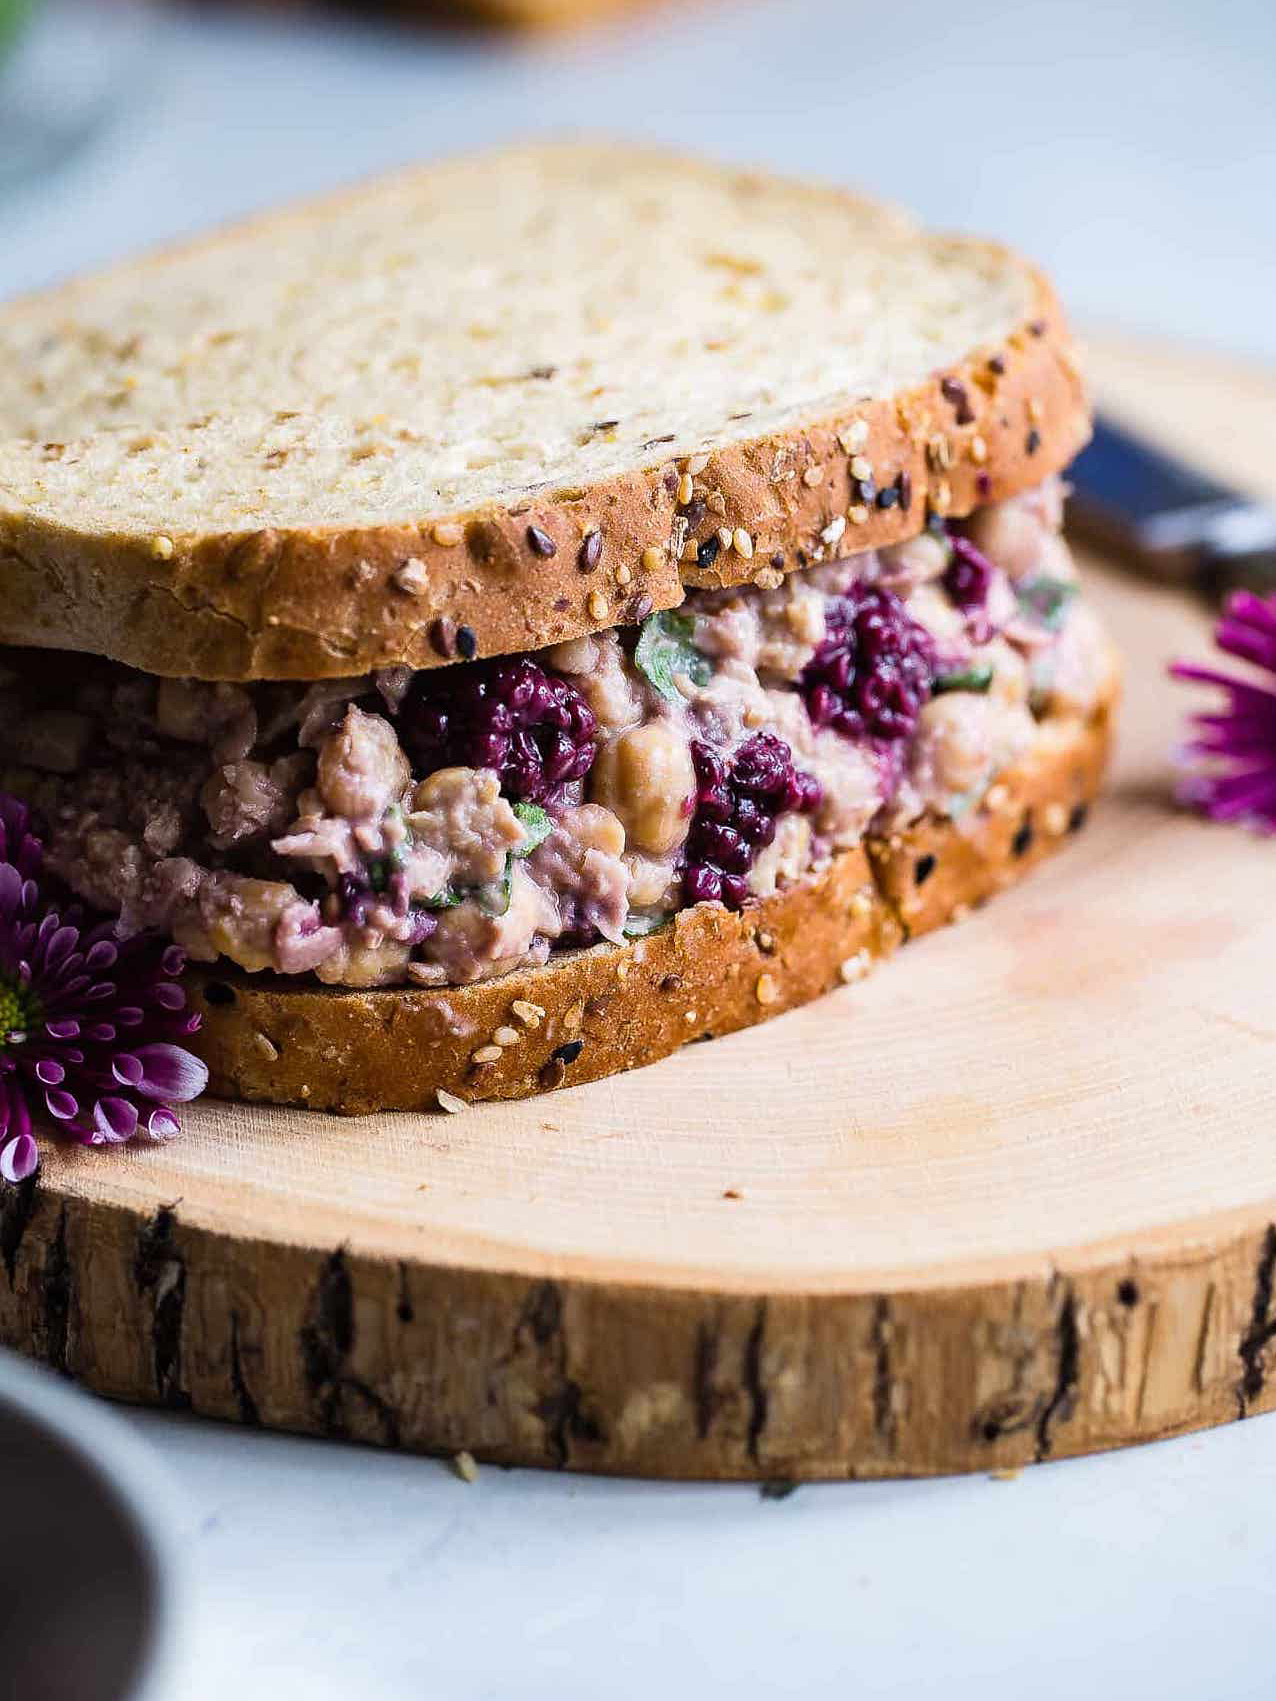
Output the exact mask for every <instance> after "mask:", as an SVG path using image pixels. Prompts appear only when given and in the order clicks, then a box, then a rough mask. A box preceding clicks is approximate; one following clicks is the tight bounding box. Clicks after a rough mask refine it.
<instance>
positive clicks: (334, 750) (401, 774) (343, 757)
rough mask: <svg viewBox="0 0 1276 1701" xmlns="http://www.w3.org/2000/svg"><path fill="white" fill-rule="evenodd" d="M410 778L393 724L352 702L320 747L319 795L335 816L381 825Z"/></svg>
mask: <svg viewBox="0 0 1276 1701" xmlns="http://www.w3.org/2000/svg"><path fill="white" fill-rule="evenodd" d="M410 778H411V770H410V769H409V767H408V759H407V757H406V756H405V755H404V754H403V752H402V750H401V749H400V748H399V740H398V736H397V735H396V733H395V730H394V728H393V727H392V726H391V725H390V723H389V721H387V720H383V719H382V718H381V716H380V715H368V714H365V713H364V712H363V710H362V709H357V708H355V706H354V704H353V703H352V704H351V705H350V707H349V708H348V709H347V710H346V716H345V719H344V720H343V721H342V723H341V725H340V726H339V727H338V728H337V730H336V731H335V732H332V733H329V735H328V736H327V738H325V739H324V741H323V744H322V746H321V747H320V751H319V773H318V787H319V792H320V795H321V796H322V798H323V800H324V803H325V804H326V805H327V806H328V808H329V809H330V810H331V811H332V813H333V814H334V815H344V816H346V817H347V818H348V819H350V820H352V821H369V820H379V819H380V818H381V816H382V815H384V814H385V812H386V810H387V809H388V808H389V806H390V805H391V804H392V803H393V802H395V800H396V799H397V798H398V797H400V796H401V795H402V792H403V788H404V787H405V786H406V785H407V783H408V780H409V779H410Z"/></svg>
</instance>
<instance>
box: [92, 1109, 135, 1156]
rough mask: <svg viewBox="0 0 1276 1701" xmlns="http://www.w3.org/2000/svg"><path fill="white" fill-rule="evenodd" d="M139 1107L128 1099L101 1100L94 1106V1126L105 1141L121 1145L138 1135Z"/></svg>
mask: <svg viewBox="0 0 1276 1701" xmlns="http://www.w3.org/2000/svg"><path fill="white" fill-rule="evenodd" d="M137 1120H138V1118H137V1106H136V1105H135V1104H130V1103H129V1101H128V1100H127V1099H115V1098H104V1099H99V1100H98V1101H97V1103H96V1104H95V1105H94V1106H93V1126H94V1128H95V1129H96V1130H97V1132H98V1133H99V1134H100V1135H101V1136H102V1138H103V1140H106V1141H109V1142H110V1144H112V1145H120V1144H122V1143H123V1142H124V1141H125V1140H131V1139H132V1138H133V1136H134V1134H136V1133H137Z"/></svg>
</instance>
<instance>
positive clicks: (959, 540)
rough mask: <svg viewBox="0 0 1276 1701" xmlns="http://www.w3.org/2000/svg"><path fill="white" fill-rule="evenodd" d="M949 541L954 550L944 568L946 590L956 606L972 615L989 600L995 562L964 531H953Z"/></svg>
mask: <svg viewBox="0 0 1276 1701" xmlns="http://www.w3.org/2000/svg"><path fill="white" fill-rule="evenodd" d="M948 541H949V543H950V544H951V545H952V552H953V553H952V560H951V561H950V562H949V563H948V566H947V568H946V569H945V571H944V589H945V591H947V593H948V596H949V599H950V600H951V601H952V602H953V603H954V604H955V605H956V607H958V608H959V609H961V610H962V612H963V613H965V614H969V613H971V612H973V611H974V610H976V609H981V608H983V606H984V604H985V603H986V602H987V601H988V588H989V586H990V585H991V584H992V576H993V567H992V563H991V562H990V561H989V560H988V559H987V557H986V556H984V555H982V554H981V553H980V551H979V550H977V549H976V548H975V546H974V544H973V543H972V542H971V541H970V539H969V538H968V537H963V536H962V535H961V533H960V532H950V533H949V538H948Z"/></svg>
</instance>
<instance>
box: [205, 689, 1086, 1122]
mask: <svg viewBox="0 0 1276 1701" xmlns="http://www.w3.org/2000/svg"><path fill="white" fill-rule="evenodd" d="M1110 729H1111V714H1110V711H1109V710H1108V709H1106V708H1105V709H1103V710H1101V711H1100V712H1099V713H1098V714H1096V715H1095V716H1093V717H1092V718H1091V719H1090V720H1088V721H1082V720H1076V719H1064V718H1058V719H1047V720H1046V721H1044V722H1043V723H1042V724H1041V728H1040V736H1039V737H1038V739H1037V741H1036V743H1035V744H1034V747H1033V749H1032V751H1031V752H1030V754H1029V755H1028V756H1027V757H1026V758H1025V759H1024V760H1023V761H1022V762H1021V763H1020V764H1019V765H1018V766H1017V767H1015V768H1012V769H1009V770H1008V771H1007V772H1005V773H1004V774H1003V775H1002V776H1001V778H1000V780H999V781H998V782H997V784H995V785H994V786H993V787H992V788H991V789H990V791H989V792H988V794H987V796H986V798H985V800H984V803H983V804H982V806H980V807H979V808H978V809H977V810H976V811H975V812H973V813H972V814H971V815H970V816H968V817H966V818H964V819H963V820H961V821H953V820H949V819H946V818H937V817H930V818H923V819H922V820H921V821H919V822H917V823H916V824H915V825H914V826H912V827H910V828H909V829H908V830H907V831H905V832H902V833H899V834H896V835H893V836H891V837H890V838H888V839H874V838H870V839H869V840H868V841H866V843H865V844H864V845H863V846H861V847H857V848H856V849H854V850H850V851H845V852H843V853H842V854H841V855H839V856H837V857H835V858H834V859H833V861H832V862H830V863H829V864H828V865H827V867H825V868H823V869H821V870H820V871H819V872H818V873H815V874H813V875H812V876H811V878H810V879H808V880H805V881H803V882H802V883H801V884H800V885H797V886H793V887H790V888H788V889H787V890H785V891H782V892H777V893H776V894H775V895H774V896H773V897H770V898H766V899H764V900H763V901H762V902H760V903H758V904H756V905H753V906H750V907H749V908H748V909H747V910H745V911H744V912H743V913H739V914H737V913H734V912H732V911H729V910H727V909H724V908H723V907H722V906H721V905H720V904H698V905H696V906H695V907H694V908H692V909H687V910H683V911H682V912H681V913H680V914H678V915H677V916H675V917H674V919H673V921H672V922H670V923H669V924H668V925H667V926H665V927H663V928H661V929H660V930H659V931H658V932H656V933H653V934H651V935H650V936H648V937H647V938H645V939H637V940H634V941H633V942H632V943H631V944H629V945H624V946H617V945H597V946H594V947H592V948H591V949H589V950H583V951H573V952H564V953H561V954H560V955H558V956H556V957H555V958H554V959H553V960H552V961H550V962H549V963H547V964H546V965H545V966H544V967H543V968H538V969H529V970H526V971H523V972H520V973H515V974H509V975H504V976H502V977H501V978H500V979H499V980H491V981H482V982H479V983H478V984H476V985H473V986H463V987H448V988H445V989H442V990H438V991H435V990H430V991H424V990H420V989H416V988H402V987H399V988H394V989H390V990H386V991H367V992H356V991H350V990H342V989H340V988H328V987H322V986H318V985H310V986H303V987H298V986H295V985H292V984H290V983H289V982H287V981H285V980H283V979H281V978H279V977H272V976H266V975H261V976H250V975H245V974H241V973H238V972H234V973H230V974H222V973H219V972H218V970H217V969H216V968H211V969H204V968H192V969H191V971H190V980H191V984H192V989H193V1003H194V1006H195V1008H197V1009H199V1010H200V1011H201V1012H202V1013H203V1016H204V1027H203V1029H202V1031H201V1033H200V1034H199V1036H198V1039H197V1040H196V1042H194V1043H195V1045H196V1048H197V1049H198V1050H199V1051H200V1052H201V1054H202V1055H203V1057H204V1059H205V1061H206V1062H207V1064H208V1066H209V1070H210V1071H211V1077H212V1079H211V1085H210V1090H211V1091H212V1092H213V1093H214V1094H217V1095H220V1096H222V1097H225V1098H239V1099H251V1100H266V1101H269V1102H271V1103H275V1104H292V1105H303V1106H308V1107H309V1108H311V1109H313V1110H328V1111H338V1112H341V1113H343V1114H349V1115H357V1114H361V1113H365V1112H368V1111H375V1110H424V1109H436V1108H439V1099H438V1094H439V1092H440V1090H442V1091H443V1092H444V1093H445V1094H452V1095H454V1096H455V1097H456V1098H459V1099H464V1100H466V1101H468V1102H477V1101H479V1100H482V1099H515V1098H524V1097H527V1096H528V1095H530V1094H533V1093H536V1092H542V1091H546V1090H549V1089H551V1088H554V1087H559V1086H564V1085H578V1084H580V1083H582V1082H585V1081H596V1080H598V1079H599V1078H600V1077H602V1076H604V1075H614V1074H616V1073H618V1072H619V1071H620V1070H622V1069H635V1068H638V1067H639V1066H640V1065H641V1064H644V1063H654V1062H655V1061H656V1060H657V1059H658V1058H661V1057H667V1056H668V1055H669V1053H670V1052H673V1051H676V1050H677V1049H678V1048H679V1046H683V1045H686V1044H688V1043H689V1042H690V1041H692V1040H700V1039H707V1038H709V1037H711V1036H713V1035H718V1034H726V1033H731V1032H733V1031H734V1030H735V1029H737V1028H746V1027H749V1026H751V1025H752V1024H753V1023H754V1022H761V1021H764V1020H765V1019H766V1018H767V1017H769V1016H778V1015H780V1014H781V1013H782V1012H783V1011H785V1010H790V1009H792V1008H794V1006H796V1005H798V1004H805V1003H807V1002H808V1001H809V1000H810V999H812V998H816V997H818V996H819V995H820V994H821V993H823V992H827V991H829V990H830V988H832V987H835V986H837V985H838V984H839V983H841V982H846V981H851V980H858V979H860V978H861V976H862V975H863V974H865V973H866V972H867V971H868V970H869V969H870V968H871V967H872V966H873V964H874V963H876V962H878V961H879V960H880V959H882V958H883V957H888V956H890V955H891V953H892V952H893V951H894V950H895V949H896V948H897V946H899V945H900V944H902V943H903V942H904V941H905V940H907V939H911V938H916V937H917V936H918V935H919V934H922V933H928V932H930V931H931V930H932V929H934V928H936V927H939V926H942V925H943V924H944V923H945V922H948V921H954V920H957V919H959V918H960V917H961V916H962V915H964V914H965V913H966V911H967V910H969V909H970V908H971V907H972V906H974V905H975V904H978V903H981V902H982V901H983V900H984V899H986V898H988V897H990V896H991V895H992V894H993V893H995V892H998V891H1000V890H1001V889H1002V888H1003V887H1005V886H1008V885H1010V884H1011V883H1012V882H1014V881H1015V880H1017V879H1019V877H1020V876H1021V875H1023V874H1024V873H1026V872H1027V870H1028V869H1030V868H1031V867H1032V866H1033V865H1034V863H1036V862H1038V861H1039V860H1040V859H1041V858H1042V857H1044V856H1045V855H1047V854H1048V853H1049V852H1050V851H1051V850H1052V849H1054V848H1055V847H1056V846H1058V845H1059V844H1060V843H1061V842H1062V841H1063V840H1064V839H1065V838H1066V837H1067V835H1068V833H1069V832H1070V831H1073V830H1075V829H1076V828H1077V827H1079V826H1080V825H1081V823H1082V822H1083V820H1084V818H1085V812H1086V808H1087V805H1088V804H1089V802H1090V800H1091V799H1092V798H1093V797H1094V795H1095V793H1096V791H1097V790H1098V787H1099V782H1100V780H1101V778H1102V775H1103V770H1104V767H1105V765H1106V761H1107V755H1108V748H1109V743H1110V736H1111V731H1110Z"/></svg>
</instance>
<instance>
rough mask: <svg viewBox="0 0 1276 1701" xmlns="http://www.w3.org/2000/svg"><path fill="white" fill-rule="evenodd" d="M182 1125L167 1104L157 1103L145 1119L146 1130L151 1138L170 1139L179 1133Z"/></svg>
mask: <svg viewBox="0 0 1276 1701" xmlns="http://www.w3.org/2000/svg"><path fill="white" fill-rule="evenodd" d="M181 1131H182V1125H181V1123H180V1122H179V1121H178V1120H177V1118H176V1117H175V1116H174V1115H173V1113H172V1111H171V1110H169V1108H168V1106H167V1105H159V1106H158V1107H157V1108H156V1109H155V1110H153V1111H152V1112H151V1114H150V1116H149V1118H148V1119H147V1123H146V1132H147V1133H148V1134H149V1135H150V1137H151V1139H152V1140H171V1139H172V1138H173V1136H174V1135H175V1134H180V1133H181Z"/></svg>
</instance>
